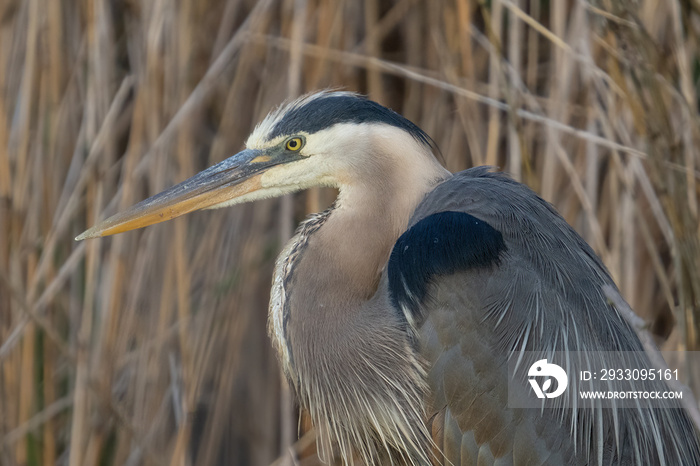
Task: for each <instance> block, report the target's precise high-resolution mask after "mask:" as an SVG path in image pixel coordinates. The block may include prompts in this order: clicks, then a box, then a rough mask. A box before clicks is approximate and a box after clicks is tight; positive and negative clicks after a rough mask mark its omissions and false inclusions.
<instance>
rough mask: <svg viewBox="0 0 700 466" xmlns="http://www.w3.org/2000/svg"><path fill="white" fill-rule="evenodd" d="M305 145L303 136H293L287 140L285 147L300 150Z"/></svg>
mask: <svg viewBox="0 0 700 466" xmlns="http://www.w3.org/2000/svg"><path fill="white" fill-rule="evenodd" d="M303 145H304V141H303V140H302V139H301V138H291V139H289V140H287V143H286V144H285V145H284V147H285V148H286V149H287V150H291V151H293V152H296V151H298V150H299V149H301V146H303Z"/></svg>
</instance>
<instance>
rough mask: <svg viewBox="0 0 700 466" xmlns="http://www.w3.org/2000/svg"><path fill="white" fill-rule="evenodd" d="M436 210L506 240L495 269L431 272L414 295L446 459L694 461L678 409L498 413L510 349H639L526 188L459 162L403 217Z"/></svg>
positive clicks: (549, 213) (598, 278) (585, 258)
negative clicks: (419, 303) (422, 293)
mask: <svg viewBox="0 0 700 466" xmlns="http://www.w3.org/2000/svg"><path fill="white" fill-rule="evenodd" d="M444 211H454V212H463V213H468V214H470V215H472V216H474V217H476V218H477V219H480V220H482V221H484V222H486V223H488V224H489V225H490V226H491V227H493V228H495V229H496V230H498V231H500V232H501V234H502V235H503V239H504V241H505V244H506V247H507V250H506V251H505V252H504V253H503V257H502V258H501V261H500V264H499V265H498V266H497V267H493V268H490V269H474V270H466V271H462V272H459V273H455V274H453V275H450V276H441V277H438V278H436V279H434V280H433V282H432V284H431V286H430V288H429V292H428V296H427V297H426V299H425V300H424V302H423V309H422V314H423V315H424V316H425V317H424V320H423V322H422V327H421V328H420V330H419V333H420V344H421V352H422V353H423V356H424V357H425V358H426V359H427V360H428V363H429V365H428V367H431V370H430V372H429V374H428V382H429V385H430V387H431V391H432V397H431V400H429V401H430V402H429V413H428V414H429V417H430V418H431V419H432V421H431V422H432V423H433V425H432V426H431V428H433V430H434V435H437V437H436V438H437V440H439V441H436V443H438V446H440V447H441V448H442V450H443V452H444V453H445V455H446V456H447V457H448V459H450V461H451V463H452V464H455V465H466V464H501V463H502V462H505V463H504V464H511V463H512V464H597V463H598V462H599V461H600V460H602V462H603V463H605V464H610V463H612V464H636V463H639V462H640V461H641V462H648V463H649V464H656V463H658V464H664V462H665V464H700V448H699V447H698V443H697V439H696V438H694V437H693V428H692V425H691V424H690V422H689V420H688V418H687V416H686V415H685V413H684V412H683V411H681V410H676V409H656V410H649V411H646V412H638V411H636V410H632V409H618V410H615V409H605V410H601V409H600V408H598V409H595V408H593V409H592V410H591V409H583V408H579V409H578V410H571V409H567V410H544V411H543V412H540V411H539V410H535V411H534V412H533V411H531V410H509V409H505V408H504V407H505V406H506V403H507V391H506V390H507V384H506V378H507V374H506V365H507V362H508V358H509V357H512V356H513V355H514V354H517V353H518V352H520V351H543V352H544V353H547V352H551V351H639V352H641V351H642V346H641V344H640V343H639V340H638V338H637V336H636V334H635V333H634V331H633V330H632V328H631V327H630V326H629V325H628V324H627V323H626V322H625V321H624V319H623V318H622V316H620V315H619V313H618V312H617V310H616V309H615V308H614V307H613V306H611V305H610V304H609V303H608V302H607V300H606V298H605V295H604V293H603V290H602V286H603V285H605V284H608V285H612V286H614V283H613V281H612V279H611V278H610V276H609V274H608V272H607V270H606V269H605V266H604V265H603V263H602V262H601V261H600V259H599V258H598V257H597V256H596V255H595V253H594V252H593V251H592V249H591V248H590V247H589V246H588V245H587V244H586V243H585V241H583V239H581V237H580V236H579V235H578V234H577V233H576V232H575V231H574V230H573V229H572V228H571V227H570V226H569V225H568V224H567V223H566V221H565V220H564V219H563V218H561V217H560V216H559V215H558V214H557V213H556V211H555V210H554V209H553V208H552V207H551V206H550V205H549V204H548V203H546V202H545V201H543V200H542V199H540V198H539V197H538V196H536V195H535V194H534V193H533V192H532V191H531V190H529V189H528V188H527V187H525V186H524V185H521V184H519V183H516V182H514V181H512V180H511V179H509V178H508V177H507V176H505V175H502V174H498V173H492V172H490V171H489V169H488V168H485V167H480V168H476V169H471V170H467V171H464V172H461V173H458V174H456V175H454V176H453V177H452V178H450V179H449V180H447V181H445V182H444V183H442V184H441V185H439V186H438V187H436V188H435V189H434V190H433V191H432V192H431V193H429V194H428V195H427V196H426V198H425V199H424V200H423V202H422V203H421V204H420V205H419V206H418V208H417V209H416V212H415V214H414V216H413V218H412V219H411V225H415V224H416V223H417V222H419V221H420V220H421V219H423V218H425V217H427V216H429V215H432V214H435V213H437V212H444ZM640 354H642V353H640ZM641 357H642V358H644V357H645V356H643V355H642V356H641ZM436 426H440V428H436ZM460 433H461V435H460ZM660 446H661V447H660ZM444 464H450V462H447V461H445V463H444Z"/></svg>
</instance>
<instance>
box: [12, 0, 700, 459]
mask: <svg viewBox="0 0 700 466" xmlns="http://www.w3.org/2000/svg"><path fill="white" fill-rule="evenodd" d="M699 35H700V9H698V6H697V4H696V3H694V2H684V1H680V0H640V1H635V2H632V1H613V0H590V1H584V0H575V1H574V0H572V1H568V2H565V1H550V2H547V1H529V2H528V1H525V0H491V1H485V0H481V1H469V0H442V1H427V0H396V1H389V0H384V1H379V0H364V1H337V2H334V1H322V0H279V1H276V0H261V1H254V0H229V1H223V0H200V1H195V0H181V1H179V2H152V1H139V0H130V1H111V2H110V1H107V0H93V1H83V2H65V1H63V2H61V1H49V2H42V1H41V0H25V1H18V0H14V1H9V2H4V3H3V4H2V6H0V71H1V72H0V464H3V465H8V466H13V465H32V466H33V465H54V464H59V465H70V466H86V465H97V464H103V465H112V464H114V465H122V464H126V465H137V464H145V465H187V464H202V465H209V464H227V465H231V464H240V465H265V464H270V463H273V462H274V463H275V464H315V463H316V461H317V460H316V459H315V456H314V454H313V452H314V448H313V432H311V433H308V434H306V435H303V432H304V431H307V430H308V429H309V423H308V418H307V417H306V416H303V415H302V416H301V421H298V419H297V411H296V409H295V407H294V406H293V403H292V401H291V398H290V395H289V392H288V390H287V389H286V387H284V385H283V384H282V383H281V380H280V375H279V371H278V368H277V366H276V361H275V358H274V355H273V354H272V351H271V348H270V345H269V344H268V340H267V337H266V335H265V319H266V306H267V300H268V290H269V285H270V276H271V267H272V262H273V260H274V257H275V255H276V253H277V252H278V251H279V249H280V246H281V244H282V243H283V241H285V240H286V239H287V238H288V237H289V236H290V234H291V231H292V228H293V226H294V224H295V223H296V222H298V221H299V220H300V219H301V218H303V216H304V215H305V214H306V213H308V212H310V211H316V210H319V209H321V208H323V207H324V206H326V205H328V204H329V203H330V202H331V200H332V197H333V195H334V193H333V192H332V191H326V190H323V191H319V190H313V191H310V192H308V193H302V194H298V195H295V196H291V197H288V198H286V199H283V200H281V201H280V200H271V201H266V202H259V203H257V204H255V205H244V206H240V207H236V208H231V209H226V210H222V211H216V212H200V213H195V214H192V215H190V216H187V217H186V218H181V219H178V220H175V221H173V222H171V223H168V224H165V225H158V226H154V227H151V228H148V229H146V230H144V231H139V232H134V233H129V234H125V235H121V236H117V237H114V238H109V239H105V240H100V241H89V242H86V243H75V242H74V241H73V237H74V236H75V235H76V234H78V233H80V232H81V231H82V230H84V229H85V228H86V227H87V226H89V225H92V224H94V223H95V222H96V221H97V220H98V219H100V218H103V217H105V216H106V215H108V214H110V213H113V212H115V211H116V210H117V209H119V208H123V207H126V206H128V205H130V204H132V203H134V202H136V201H138V200H140V199H143V198H145V197H147V196H148V195H151V194H154V193H156V192H158V191H160V190H161V189H163V188H165V187H167V186H170V185H172V184H174V183H176V182H178V181H180V180H182V179H184V178H186V177H188V176H190V175H192V174H194V173H195V172H196V171H198V170H201V169H203V168H204V167H206V166H208V165H210V164H212V163H215V162H218V161H220V160H222V159H224V158H225V157H227V156H228V155H230V154H233V153H234V152H236V151H237V150H238V149H239V148H240V147H241V145H242V142H243V140H244V138H245V136H246V135H247V134H248V132H249V131H250V130H251V129H252V127H253V125H254V124H255V123H256V122H257V121H258V120H259V119H260V118H261V117H262V116H264V114H265V113H266V112H267V111H268V110H269V109H271V108H272V107H273V106H275V105H277V104H279V103H280V102H281V101H282V100H283V99H285V98H288V97H292V96H296V95H298V94H300V93H304V92H307V91H311V90H315V89H319V88H325V87H340V88H345V89H349V90H356V91H359V92H363V93H367V94H369V95H370V97H372V98H373V99H375V100H378V101H379V102H381V103H383V104H385V105H388V106H390V107H392V108H394V109H396V110H398V111H400V112H401V113H403V114H404V115H405V116H406V117H408V118H410V119H411V120H413V121H414V122H416V123H417V124H419V125H420V126H421V127H423V128H424V129H425V130H426V131H427V132H428V133H429V134H430V135H431V136H432V137H433V138H434V139H435V141H436V142H437V143H438V145H439V147H440V148H441V151H442V156H443V158H444V163H445V164H446V166H447V167H448V168H449V169H450V170H452V171H458V170H462V169H464V168H467V167H469V166H472V165H480V164H492V165H497V166H500V167H503V168H504V169H506V170H508V171H510V172H511V173H512V174H513V176H514V177H515V178H516V179H519V180H522V181H524V182H526V183H527V184H529V185H530V186H532V187H533V188H534V189H536V190H538V191H539V192H540V193H541V194H542V195H543V196H544V197H545V198H546V199H547V200H548V201H550V202H552V203H553V204H554V205H555V206H556V207H557V208H558V209H559V211H560V212H562V214H563V215H564V216H565V217H566V219H567V220H568V221H569V222H570V223H571V224H572V225H574V226H575V227H576V228H577V229H578V230H579V231H580V232H581V233H582V234H583V236H584V237H585V239H586V240H587V241H589V242H590V243H591V244H592V246H593V247H594V248H595V249H596V251H597V252H598V253H599V254H600V255H601V257H602V258H603V259H604V260H605V263H606V264H607V266H608V267H609V269H610V271H611V273H612V274H613V276H614V278H615V280H616V282H617V283H618V285H619V286H620V288H621V290H622V292H623V295H624V296H625V297H626V299H627V300H628V301H629V303H630V304H631V305H632V307H633V308H634V309H635V310H636V311H637V312H638V313H639V315H641V316H642V317H643V318H644V319H645V321H646V322H647V323H648V325H649V327H650V328H651V329H652V330H653V332H654V333H655V334H656V335H657V336H658V341H659V342H662V343H663V344H662V346H663V348H665V349H683V350H700V335H699V334H698V331H699V330H700V325H699V321H700V248H699V244H698V243H699V240H698V238H699V235H700V230H699V227H698V197H699V194H700V191H699V190H698V175H699V173H700V156H699V155H698V150H697V147H699V146H700V144H698V139H699V136H700V133H699V129H700V124H699V123H700V120H699V118H698V96H697V92H698V79H699V78H700V50H699V47H700V42H699V41H698V36H699ZM695 369H696V370H697V368H695ZM691 385H692V386H693V387H694V388H695V391H696V393H697V392H698V388H700V385H698V383H697V381H696V382H695V383H694V384H693V383H692V382H691ZM298 423H299V425H301V426H302V429H301V430H302V433H301V434H300V435H302V438H301V440H297V439H298V436H297V424H298ZM301 458H303V459H301ZM294 462H296V463H294Z"/></svg>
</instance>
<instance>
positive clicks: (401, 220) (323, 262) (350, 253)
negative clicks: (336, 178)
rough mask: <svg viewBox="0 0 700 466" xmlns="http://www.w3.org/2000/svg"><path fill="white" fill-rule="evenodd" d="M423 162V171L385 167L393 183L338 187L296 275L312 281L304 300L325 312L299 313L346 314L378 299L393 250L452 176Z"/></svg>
mask: <svg viewBox="0 0 700 466" xmlns="http://www.w3.org/2000/svg"><path fill="white" fill-rule="evenodd" d="M421 155H422V154H421ZM425 158H426V159H427V161H426V163H425V166H423V167H416V166H415V165H413V166H412V167H411V168H412V169H411V170H408V169H407V167H405V166H404V167H400V166H395V167H384V168H385V169H384V170H383V171H382V172H383V173H385V174H391V176H390V177H387V178H383V179H381V180H376V179H375V180H374V181H372V177H364V178H363V181H361V182H356V183H352V184H348V185H345V186H341V187H340V193H339V196H338V199H337V201H336V205H335V208H334V209H333V211H332V212H331V213H330V215H329V216H328V218H327V219H326V221H325V222H324V223H323V225H322V226H321V227H320V228H319V229H318V230H317V231H316V232H315V233H314V234H313V236H312V237H311V239H310V240H309V243H308V247H307V250H306V251H305V252H304V254H303V256H302V258H301V259H300V261H301V263H300V264H299V266H300V268H301V269H300V271H299V274H298V275H297V276H298V277H307V278H309V279H310V280H311V282H310V283H305V284H304V285H306V286H305V289H306V290H308V291H307V292H306V293H305V294H306V295H308V296H309V297H311V296H312V295H313V298H312V299H313V302H314V303H319V304H321V305H322V306H303V308H304V311H301V312H318V313H322V314H323V316H328V315H329V311H330V315H333V314H334V313H336V312H337V313H339V314H342V313H347V312H349V310H350V306H351V305H352V304H358V302H362V301H366V300H368V299H370V298H371V297H372V296H373V295H374V294H375V292H376V291H377V287H378V283H379V279H380V276H381V273H382V270H383V268H384V266H385V264H386V262H387V260H388V258H389V254H390V253H391V249H392V247H393V245H394V243H395V242H396V240H397V239H398V237H399V236H400V235H401V234H402V233H403V232H404V231H405V229H406V227H407V225H408V221H409V219H410V216H411V214H412V213H413V211H414V210H415V208H416V206H417V205H418V203H419V202H420V201H421V200H422V199H423V197H424V196H425V194H426V193H428V192H429V191H431V190H432V189H433V188H434V187H435V185H436V184H438V183H439V182H440V181H441V180H443V179H445V178H446V177H447V176H449V172H447V171H446V170H444V169H443V168H442V167H441V166H440V165H439V164H438V163H437V162H436V161H434V159H432V158H427V157H425ZM391 160H392V159H388V161H387V163H391ZM366 179H368V180H370V181H364V180H366ZM302 279H303V278H300V280H302ZM297 286H299V285H297ZM309 304H311V303H309Z"/></svg>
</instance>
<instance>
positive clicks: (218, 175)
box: [76, 91, 434, 240]
mask: <svg viewBox="0 0 700 466" xmlns="http://www.w3.org/2000/svg"><path fill="white" fill-rule="evenodd" d="M430 152H431V140H430V138H429V137H428V136H427V135H426V134H425V133H424V132H423V131H422V130H421V129H420V128H418V127H417V126H416V125H414V124H413V123H411V122H410V121H409V120H407V119H405V118H404V117H402V116H401V115H399V114H397V113H395V112H393V111H392V110H389V109H387V108H385V107H383V106H381V105H379V104H377V103H376V102H373V101H371V100H368V99H366V98H365V97H363V96H360V95H358V94H354V93H349V92H330V91H323V92H318V93H315V94H310V95H306V96H304V97H301V98H299V99H297V100H295V101H293V102H290V103H288V104H286V105H283V106H281V107H280V108H278V109H276V110H274V111H272V112H271V113H270V114H269V115H268V116H267V117H266V118H265V119H264V120H263V121H262V122H261V123H260V124H258V126H257V127H256V128H255V130H254V131H253V133H252V134H251V135H250V137H249V138H248V140H247V142H246V148H245V149H244V150H242V151H241V152H239V153H238V154H236V155H234V156H232V157H229V158H228V159H226V160H223V161H222V162H220V163H218V164H216V165H213V166H211V167H209V168H208V169H206V170H204V171H202V172H200V173H198V174H197V175H195V176H193V177H192V178H189V179H187V180H185V181H183V182H182V183H180V184H177V185H175V186H173V187H171V188H169V189H167V190H165V191H163V192H161V193H159V194H156V195H155V196H153V197H150V198H148V199H146V200H144V201H142V202H140V203H138V204H136V205H134V206H132V207H130V208H129V209H127V210H125V211H123V212H120V213H118V214H116V215H114V216H112V217H110V218H108V219H107V220H105V221H103V222H101V223H99V224H97V225H95V226H94V227H92V228H90V229H89V230H87V231H85V232H84V233H82V234H81V235H80V236H78V237H77V238H76V239H77V240H82V239H87V238H95V237H100V236H108V235H113V234H116V233H121V232H125V231H129V230H133V229H136V228H141V227H145V226H148V225H152V224H155V223H159V222H163V221H166V220H170V219H173V218H175V217H179V216H180V215H184V214H186V213H188V212H192V211H195V210H199V209H212V208H218V207H224V206H228V205H233V204H239V203H242V202H248V201H254V200H257V199H264V198H269V197H276V196H280V195H283V194H287V193H292V192H295V191H300V190H303V189H307V188H310V187H314V186H330V187H337V188H340V189H341V190H342V188H343V187H345V186H350V185H354V184H362V183H372V182H374V183H381V182H382V179H381V176H378V174H379V173H380V172H381V171H386V169H387V168H386V166H385V165H386V164H387V163H389V162H391V163H394V164H395V165H396V164H397V161H396V160H395V157H394V160H391V161H388V160H387V157H386V154H413V156H414V157H415V156H416V155H415V154H419V155H418V157H423V158H432V157H431V156H430V155H429V154H430ZM426 154H427V157H426ZM406 157H410V156H409V155H406ZM404 162H405V163H408V164H411V162H412V161H411V160H405V161H404ZM431 163H434V161H433V162H431ZM399 169H400V167H399Z"/></svg>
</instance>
